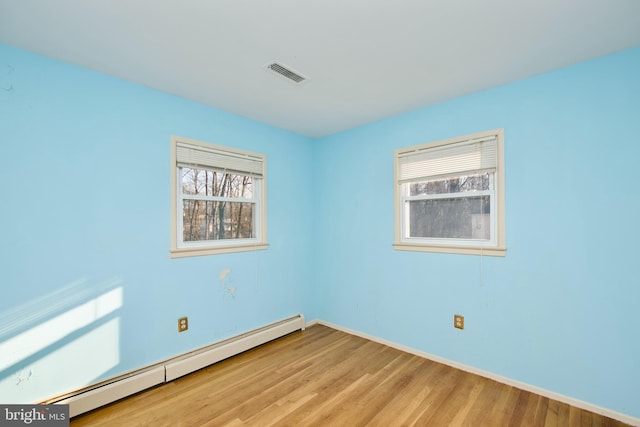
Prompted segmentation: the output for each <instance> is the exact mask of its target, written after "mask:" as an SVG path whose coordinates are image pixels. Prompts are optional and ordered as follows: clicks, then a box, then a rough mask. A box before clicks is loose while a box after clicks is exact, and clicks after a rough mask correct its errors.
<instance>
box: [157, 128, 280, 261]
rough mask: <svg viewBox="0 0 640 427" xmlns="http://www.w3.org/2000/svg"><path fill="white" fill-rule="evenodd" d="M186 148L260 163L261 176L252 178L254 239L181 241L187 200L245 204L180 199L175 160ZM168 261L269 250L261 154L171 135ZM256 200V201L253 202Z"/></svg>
mask: <svg viewBox="0 0 640 427" xmlns="http://www.w3.org/2000/svg"><path fill="white" fill-rule="evenodd" d="M179 145H180V146H188V147H189V148H190V149H193V150H196V151H198V149H199V148H200V149H202V151H203V152H206V151H211V150H213V151H216V152H218V153H220V154H222V155H223V156H224V155H228V156H229V157H250V158H251V159H253V160H257V161H259V162H260V163H261V167H262V171H261V177H254V179H253V191H254V197H253V199H252V200H251V201H249V203H255V212H254V217H253V227H254V228H253V230H252V231H253V232H254V237H252V238H242V239H223V240H207V241H194V242H184V241H183V240H182V235H183V234H182V233H183V228H182V225H181V224H182V221H183V219H182V215H183V213H182V211H183V201H184V200H185V199H188V200H204V199H206V200H211V201H213V200H222V201H225V200H226V201H232V202H247V199H243V198H227V197H221V196H195V197H193V196H190V195H187V196H186V197H183V194H182V189H181V177H180V174H179V173H178V171H179V170H180V168H181V167H182V166H181V165H180V164H179V161H178V157H179V156H178V146H179ZM170 153H171V154H170V157H171V159H170V160H171V173H170V180H171V249H170V256H171V258H182V257H190V256H201V255H215V254H222V253H234V252H246V251H255V250H264V249H266V248H267V247H268V244H267V221H266V211H267V206H266V180H267V177H266V170H267V159H266V156H265V155H264V154H259V153H254V152H250V151H245V150H239V149H236V148H231V147H227V146H222V145H216V144H211V143H208V142H202V141H197V140H194V139H190V138H185V137H179V136H174V135H172V136H171V151H170ZM200 169H207V170H218V171H224V170H226V169H225V168H224V167H212V168H207V167H200ZM233 172H234V173H237V174H238V175H242V173H241V172H238V171H233ZM254 200H255V201H254Z"/></svg>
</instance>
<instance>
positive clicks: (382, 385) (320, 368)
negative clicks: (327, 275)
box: [71, 325, 626, 427]
mask: <svg viewBox="0 0 640 427" xmlns="http://www.w3.org/2000/svg"><path fill="white" fill-rule="evenodd" d="M272 425H274V426H349V427H352V426H364V425H367V426H384V427H389V426H436V427H437V426H474V427H475V426H491V427H495V426H625V425H626V424H623V423H621V422H619V421H615V420H612V419H610V418H606V417H603V416H600V415H597V414H594V413H591V412H587V411H583V410H580V409H577V408H574V407H571V406H569V405H567V404H564V403H560V402H557V401H553V400H550V399H548V398H545V397H542V396H538V395H535V394H532V393H529V392H526V391H522V390H518V389H516V388H513V387H510V386H507V385H503V384H500V383H497V382H495V381H492V380H489V379H486V378H482V377H479V376H476V375H473V374H469V373H466V372H463V371H459V370H457V369H454V368H450V367H447V366H445V365H441V364H439V363H435V362H431V361H429V360H425V359H422V358H420V357H418V356H414V355H411V354H407V353H403V352H401V351H399V350H396V349H392V348H390V347H387V346H384V345H381V344H378V343H375V342H371V341H368V340H366V339H363V338H359V337H355V336H352V335H348V334H345V333H343V332H340V331H336V330H334V329H331V328H328V327H325V326H321V325H315V326H312V327H310V328H307V330H305V331H304V332H295V333H293V334H290V335H288V336H286V337H283V338H281V339H278V340H276V341H273V342H270V343H268V344H265V345H263V346H261V347H258V348H256V349H253V350H250V351H248V352H246V353H243V354H241V355H238V356H236V357H233V358H231V359H228V360H225V361H223V362H220V363H217V364H215V365H213V366H210V367H208V368H205V369H202V370H201V371H198V372H196V373H194V374H191V375H188V376H185V377H183V378H179V379H178V380H175V381H173V382H170V383H167V384H165V385H162V386H158V387H156V388H153V389H150V390H147V391H144V392H142V393H139V394H137V395H135V396H132V397H129V398H127V399H124V400H121V401H119V402H116V403H113V404H111V405H109V406H107V407H104V408H100V409H97V410H95V411H93V412H91V413H88V414H84V415H81V416H79V417H76V418H74V419H73V420H72V421H71V426H72V427H81V426H189V427H192V426H260V427H263V426H272Z"/></svg>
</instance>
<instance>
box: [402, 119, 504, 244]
mask: <svg viewBox="0 0 640 427" xmlns="http://www.w3.org/2000/svg"><path fill="white" fill-rule="evenodd" d="M491 136H495V137H496V140H497V159H496V160H497V162H496V172H495V182H494V185H495V186H496V188H495V197H494V198H492V199H495V200H492V209H494V206H493V204H494V203H495V205H496V206H495V210H493V212H495V213H496V215H495V224H492V225H491V226H492V232H493V231H494V230H493V229H494V228H495V231H496V233H495V240H492V241H490V242H475V241H471V240H469V241H464V240H462V241H456V242H453V241H448V240H447V239H442V243H438V240H439V239H429V242H428V243H427V242H424V241H415V242H412V240H413V239H410V238H403V230H402V227H403V223H405V221H403V218H402V215H403V209H402V204H403V202H404V200H406V197H405V195H404V194H403V192H402V184H401V183H399V182H398V181H399V180H398V176H399V156H400V155H402V154H406V153H408V152H411V151H418V150H424V149H430V148H435V147H441V146H445V145H450V144H456V143H460V142H465V141H470V140H475V139H482V138H487V137H491ZM504 193H505V180H504V129H495V130H491V131H486V132H478V133H475V134H472V135H466V136H462V137H455V138H450V139H446V140H442V141H436V142H430V143H426V144H421V145H417V146H412V147H407V148H402V149H398V150H395V151H394V212H395V215H394V219H395V221H394V222H395V237H394V243H393V246H394V248H395V249H397V250H404V251H418V252H437V253H451V254H466V255H488V256H505V255H506V251H507V248H506V244H505V241H506V240H505V194H504ZM476 194H479V193H476ZM491 235H492V236H494V234H493V233H492V234H491Z"/></svg>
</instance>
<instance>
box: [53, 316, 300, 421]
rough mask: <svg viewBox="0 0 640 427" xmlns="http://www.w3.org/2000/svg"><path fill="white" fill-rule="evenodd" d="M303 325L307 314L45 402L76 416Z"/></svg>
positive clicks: (240, 351) (296, 329) (195, 369)
mask: <svg viewBox="0 0 640 427" xmlns="http://www.w3.org/2000/svg"><path fill="white" fill-rule="evenodd" d="M304 329H305V322H304V316H303V315H302V314H298V315H296V316H294V317H291V318H288V319H284V320H281V321H278V322H275V323H272V324H269V325H266V326H264V327H262V328H258V329H254V330H252V331H249V332H245V333H243V334H240V335H236V336H235V337H232V338H229V339H226V340H224V341H220V342H217V343H215V344H212V345H209V346H207V347H203V348H200V349H198V350H194V351H191V352H188V353H185V354H183V355H180V356H177V357H174V358H172V359H169V360H166V361H164V362H161V363H157V364H154V365H152V366H147V367H145V368H142V369H139V370H136V371H134V372H130V373H128V374H125V375H122V376H119V377H116V378H112V379H110V380H107V381H103V382H101V383H98V384H94V385H92V386H89V387H86V388H84V389H81V390H77V391H75V392H73V393H70V394H67V395H64V396H61V397H59V398H57V399H52V400H49V401H47V402H44V403H58V404H66V405H69V416H70V417H75V416H77V415H80V414H83V413H85V412H88V411H91V410H93V409H96V408H99V407H100V406H104V405H107V404H109V403H111V402H115V401H116V400H119V399H122V398H124V397H127V396H130V395H132V394H135V393H138V392H140V391H143V390H146V389H148V388H150V387H153V386H156V385H159V384H163V383H166V382H169V381H173V380H174V379H176V378H179V377H181V376H184V375H187V374H189V373H191V372H195V371H197V370H199V369H202V368H205V367H207V366H209V365H212V364H214V363H216V362H219V361H221V360H224V359H227V358H229V357H231V356H235V355H236V354H240V353H242V352H244V351H247V350H250V349H252V348H254V347H257V346H259V345H262V344H265V343H267V342H269V341H272V340H274V339H276V338H280V337H283V336H285V335H287V334H290V333H291V332H295V331H299V330H304Z"/></svg>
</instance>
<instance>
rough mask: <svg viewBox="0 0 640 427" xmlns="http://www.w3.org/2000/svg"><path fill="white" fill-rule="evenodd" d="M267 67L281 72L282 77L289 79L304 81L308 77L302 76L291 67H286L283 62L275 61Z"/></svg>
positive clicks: (297, 81) (298, 81)
mask: <svg viewBox="0 0 640 427" xmlns="http://www.w3.org/2000/svg"><path fill="white" fill-rule="evenodd" d="M267 68H268V69H270V70H271V71H274V72H276V73H278V74H280V75H281V76H282V77H286V78H287V79H289V80H291V81H293V82H296V83H302V82H303V81H305V80H307V78H306V77H304V76H301V75H300V74H298V73H296V72H295V71H291V70H290V69H289V68H287V67H285V66H284V65H282V64H278V63H277V62H273V63H271V64H269V65H267Z"/></svg>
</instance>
